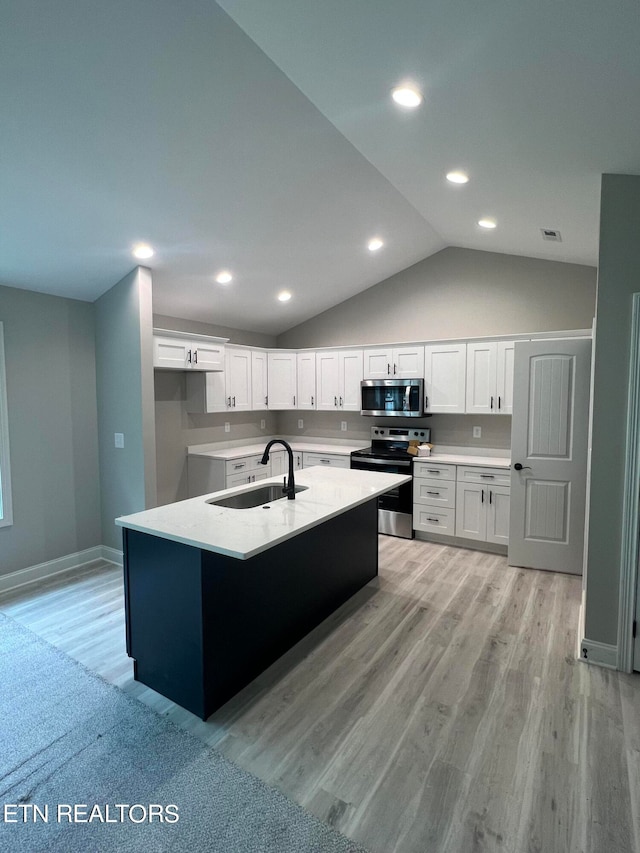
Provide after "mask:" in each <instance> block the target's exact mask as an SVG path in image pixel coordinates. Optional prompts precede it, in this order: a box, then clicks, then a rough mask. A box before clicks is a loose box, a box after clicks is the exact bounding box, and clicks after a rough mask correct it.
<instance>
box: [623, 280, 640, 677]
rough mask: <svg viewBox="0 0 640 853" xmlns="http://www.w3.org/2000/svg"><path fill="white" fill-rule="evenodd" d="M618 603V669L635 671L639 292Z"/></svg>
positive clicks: (634, 314)
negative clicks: (634, 621)
mask: <svg viewBox="0 0 640 853" xmlns="http://www.w3.org/2000/svg"><path fill="white" fill-rule="evenodd" d="M626 444H627V446H626V449H625V459H624V491H623V505H622V531H621V549H620V596H619V600H618V661H617V664H618V669H619V670H622V672H631V671H632V670H633V646H634V641H633V636H632V634H633V620H634V618H635V609H636V581H637V577H638V532H639V524H638V513H639V512H640V446H639V445H640V293H634V294H633V297H632V308H631V351H630V353H629V384H628V386H627V428H626Z"/></svg>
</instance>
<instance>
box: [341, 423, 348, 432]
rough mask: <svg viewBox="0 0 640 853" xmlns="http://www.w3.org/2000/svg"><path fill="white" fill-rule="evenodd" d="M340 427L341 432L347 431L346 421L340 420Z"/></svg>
mask: <svg viewBox="0 0 640 853" xmlns="http://www.w3.org/2000/svg"><path fill="white" fill-rule="evenodd" d="M340 429H341V430H342V432H346V431H347V422H346V421H340Z"/></svg>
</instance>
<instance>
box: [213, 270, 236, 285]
mask: <svg viewBox="0 0 640 853" xmlns="http://www.w3.org/2000/svg"><path fill="white" fill-rule="evenodd" d="M232 280H233V276H232V275H231V273H230V272H228V271H227V270H222V272H219V273H218V275H217V276H216V281H217V282H218V284H229V282H230V281H232Z"/></svg>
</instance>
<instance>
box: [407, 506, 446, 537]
mask: <svg viewBox="0 0 640 853" xmlns="http://www.w3.org/2000/svg"><path fill="white" fill-rule="evenodd" d="M413 529H414V530H422V531H423V532H424V533H441V534H444V535H446V536H454V535H455V532H456V511H455V509H442V508H440V507H428V506H424V504H414V505H413Z"/></svg>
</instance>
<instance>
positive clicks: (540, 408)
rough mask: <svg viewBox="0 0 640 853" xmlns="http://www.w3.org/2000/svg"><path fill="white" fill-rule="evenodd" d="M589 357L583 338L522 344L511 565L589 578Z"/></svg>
mask: <svg viewBox="0 0 640 853" xmlns="http://www.w3.org/2000/svg"><path fill="white" fill-rule="evenodd" d="M590 355H591V341H590V340H588V339H584V338H583V339H557V340H548V341H530V342H518V343H516V346H515V358H514V398H513V420H512V429H511V461H512V470H511V513H510V523H509V564H510V565H513V566H524V567H527V568H534V569H548V570H551V571H559V572H568V573H570V574H581V573H582V557H583V551H584V521H585V503H586V469H587V440H588V412H589V375H590V366H591V359H590ZM515 465H521V466H523V467H522V470H520V471H518V470H516V468H515Z"/></svg>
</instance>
